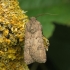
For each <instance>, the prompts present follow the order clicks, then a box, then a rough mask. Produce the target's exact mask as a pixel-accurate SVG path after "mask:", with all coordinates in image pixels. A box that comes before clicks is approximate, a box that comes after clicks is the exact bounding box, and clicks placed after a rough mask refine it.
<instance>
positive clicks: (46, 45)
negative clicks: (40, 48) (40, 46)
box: [43, 36, 49, 51]
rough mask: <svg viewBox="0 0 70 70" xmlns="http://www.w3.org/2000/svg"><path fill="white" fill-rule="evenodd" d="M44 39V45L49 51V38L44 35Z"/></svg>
mask: <svg viewBox="0 0 70 70" xmlns="http://www.w3.org/2000/svg"><path fill="white" fill-rule="evenodd" d="M43 41H44V46H45V48H46V50H47V51H48V46H49V40H48V39H47V38H46V37H44V36H43Z"/></svg>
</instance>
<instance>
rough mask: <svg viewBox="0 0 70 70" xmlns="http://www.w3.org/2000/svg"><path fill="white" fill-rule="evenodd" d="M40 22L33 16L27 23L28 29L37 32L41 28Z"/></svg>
mask: <svg viewBox="0 0 70 70" xmlns="http://www.w3.org/2000/svg"><path fill="white" fill-rule="evenodd" d="M38 24H39V22H38V21H37V20H36V18H35V17H31V18H30V20H29V22H28V24H27V30H28V31H29V32H31V33H35V32H36V31H37V30H38V28H39V26H38Z"/></svg>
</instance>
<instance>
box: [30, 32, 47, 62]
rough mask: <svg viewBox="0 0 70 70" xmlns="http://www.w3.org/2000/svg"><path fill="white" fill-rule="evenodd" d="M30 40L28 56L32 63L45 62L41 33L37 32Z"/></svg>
mask: <svg viewBox="0 0 70 70" xmlns="http://www.w3.org/2000/svg"><path fill="white" fill-rule="evenodd" d="M33 36H34V37H33V38H32V40H33V41H32V46H31V47H30V55H31V57H32V58H33V59H34V61H36V62H39V63H45V62H46V50H45V47H44V42H43V38H42V33H41V31H37V32H36V33H35V34H34V35H33Z"/></svg>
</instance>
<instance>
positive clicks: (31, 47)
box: [24, 17, 47, 64]
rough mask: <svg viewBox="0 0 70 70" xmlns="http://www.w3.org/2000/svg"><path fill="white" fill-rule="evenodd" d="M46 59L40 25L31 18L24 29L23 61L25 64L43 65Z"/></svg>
mask: <svg viewBox="0 0 70 70" xmlns="http://www.w3.org/2000/svg"><path fill="white" fill-rule="evenodd" d="M46 59H47V58H46V49H45V47H44V40H43V35H42V25H41V24H40V22H39V21H37V20H36V18H35V17H31V18H30V20H29V21H28V22H27V23H26V28H25V42H24V61H25V63H26V64H31V63H33V62H38V63H45V62H46Z"/></svg>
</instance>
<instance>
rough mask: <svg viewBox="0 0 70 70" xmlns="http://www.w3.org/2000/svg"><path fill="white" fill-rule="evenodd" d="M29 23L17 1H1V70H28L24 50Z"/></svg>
mask: <svg viewBox="0 0 70 70" xmlns="http://www.w3.org/2000/svg"><path fill="white" fill-rule="evenodd" d="M27 21H28V16H26V15H25V13H24V11H23V10H21V8H20V7H19V3H18V1H17V0H0V70H10V69H11V70H28V68H27V66H26V67H25V66H24V65H23V64H24V61H23V48H22V47H23V44H24V31H25V24H26V22H27ZM21 60H22V61H23V62H21ZM13 64H14V65H13Z"/></svg>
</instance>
